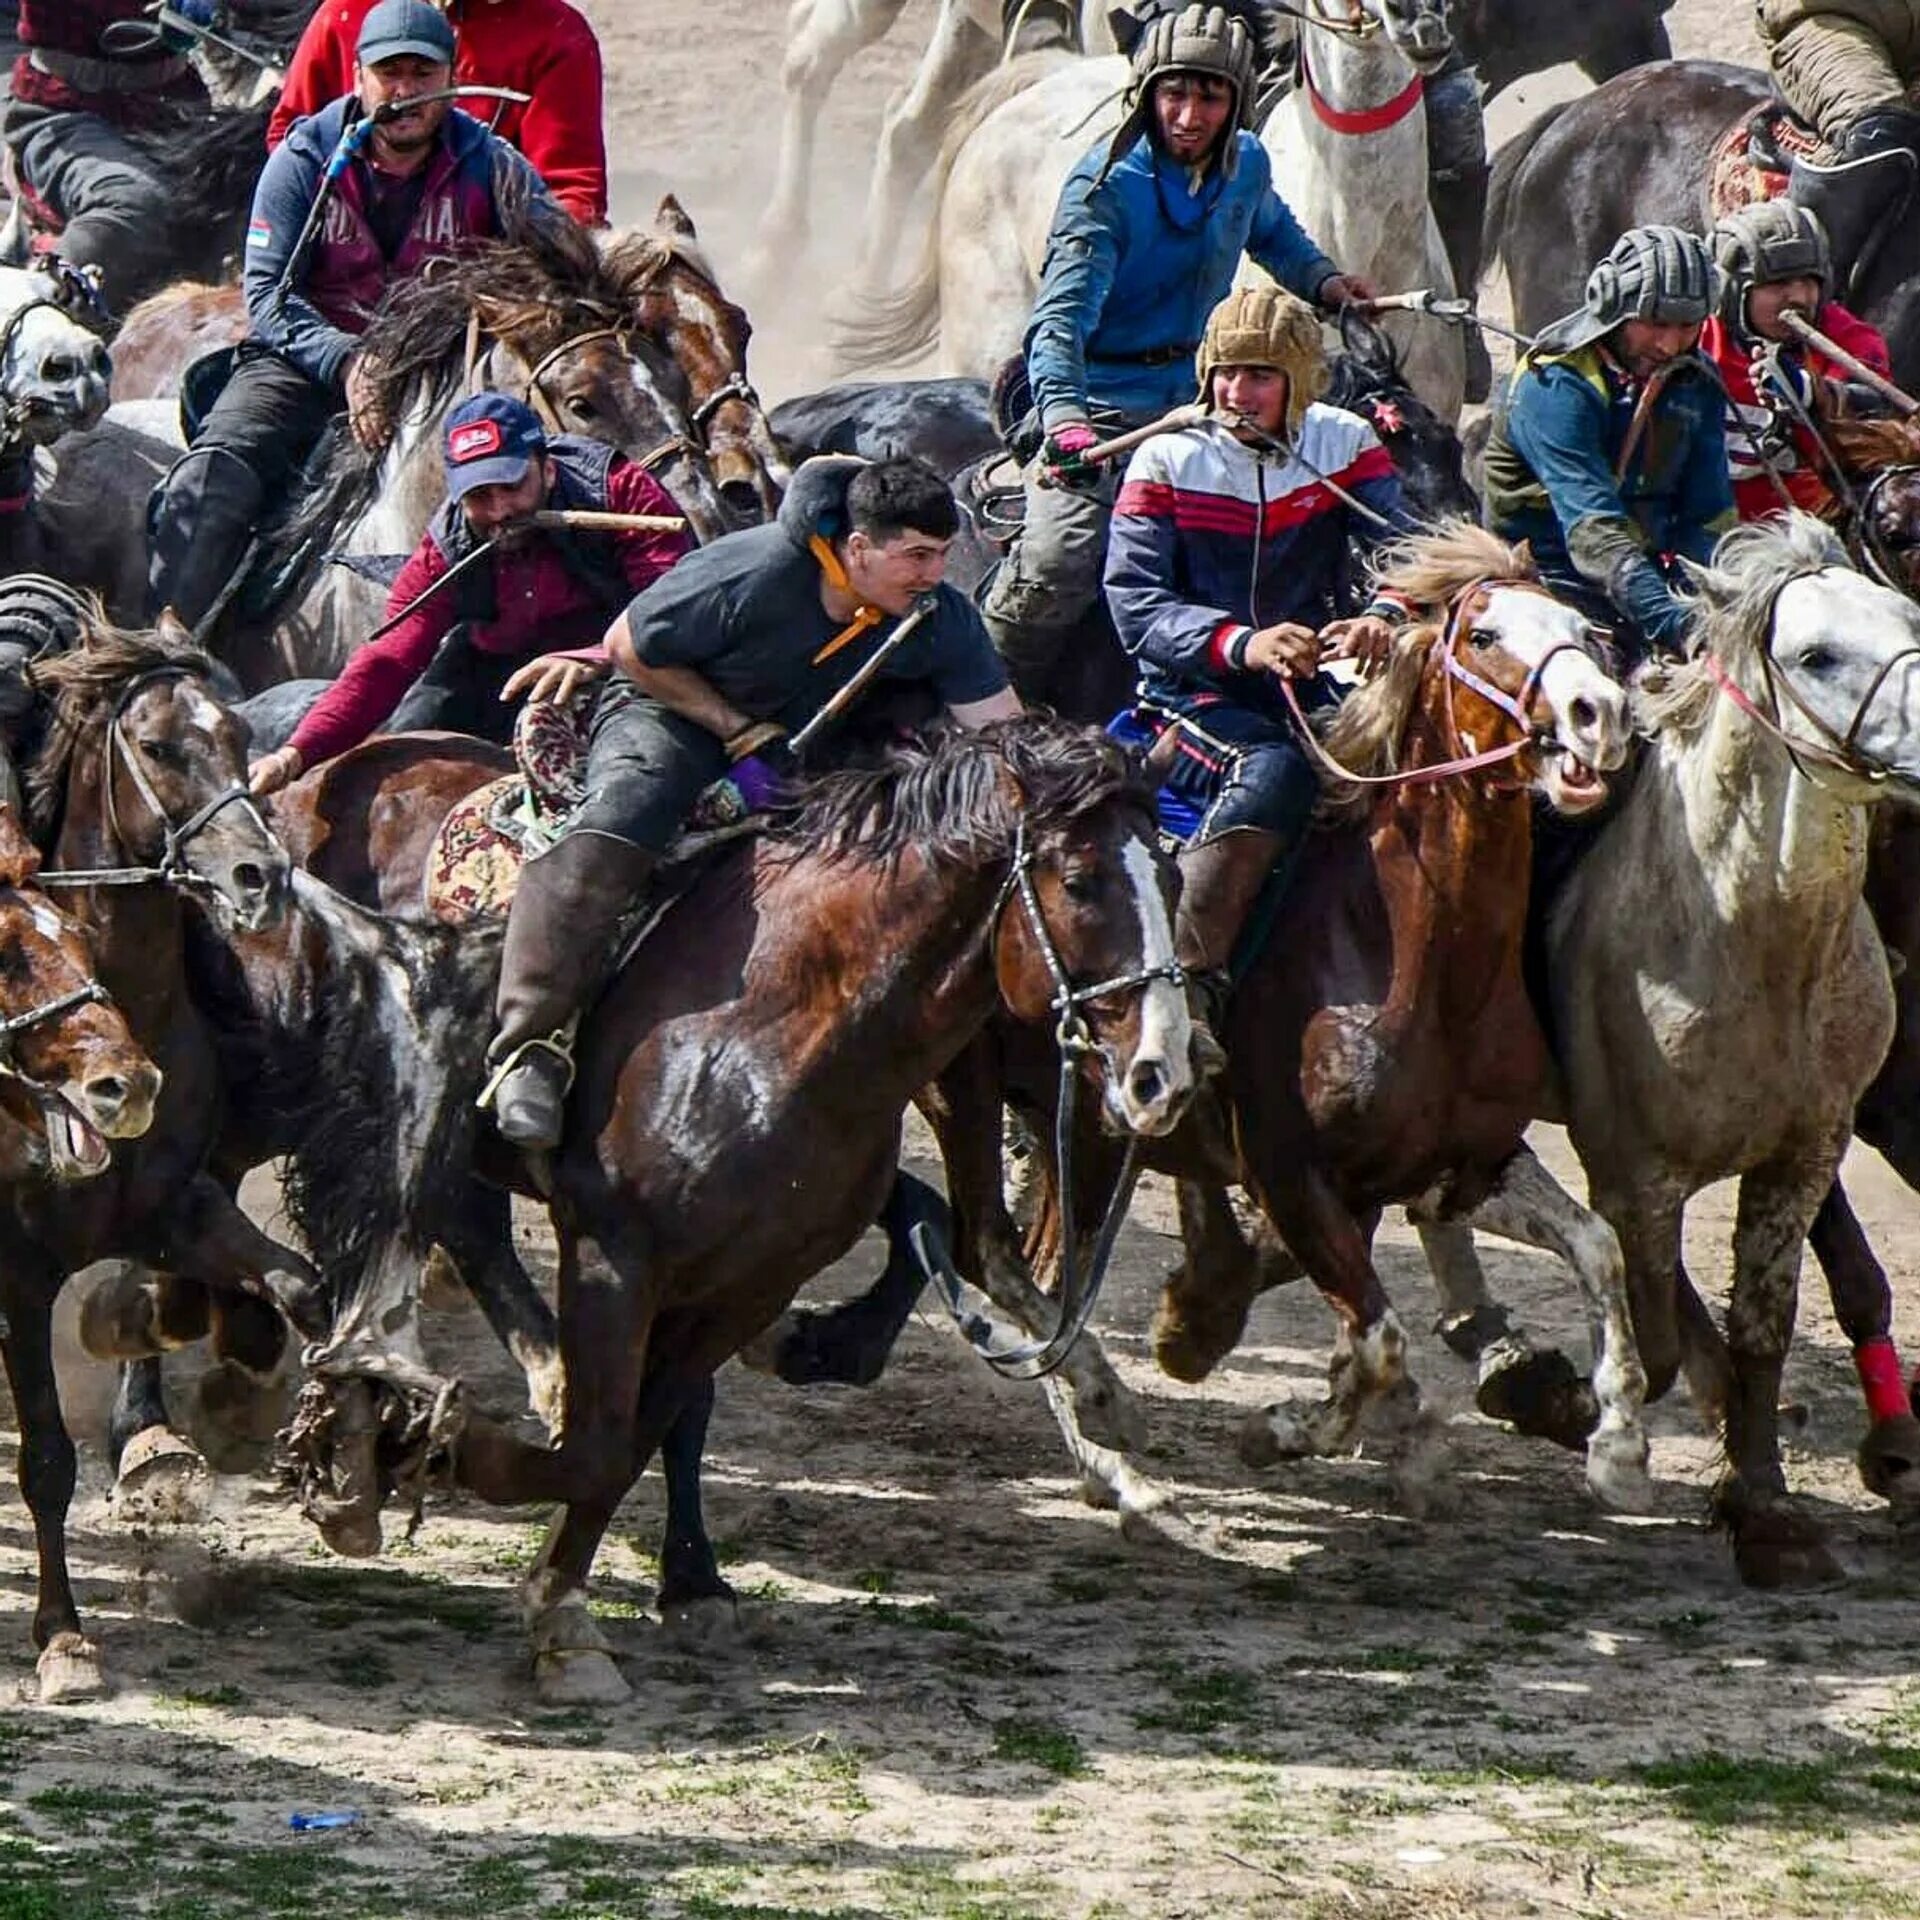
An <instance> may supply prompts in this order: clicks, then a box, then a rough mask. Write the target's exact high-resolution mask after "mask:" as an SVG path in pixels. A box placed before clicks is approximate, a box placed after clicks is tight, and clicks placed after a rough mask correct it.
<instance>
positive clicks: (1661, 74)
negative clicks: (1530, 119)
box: [1487, 60, 1920, 387]
mask: <svg viewBox="0 0 1920 1920" xmlns="http://www.w3.org/2000/svg"><path fill="white" fill-rule="evenodd" d="M1773 97H1774V94H1773V85H1772V82H1771V81H1770V80H1769V79H1768V78H1767V76H1766V75H1765V74H1763V73H1760V72H1757V71H1756V70H1754V69H1753V68H1750V67H1736V66H1729V65H1726V64H1724V63H1722V62H1719V61H1713V60H1673V61H1667V62H1664V63H1662V64H1661V65H1658V66H1652V67H1639V68H1636V69H1634V70H1633V71H1632V72H1631V73H1623V74H1621V75H1620V76H1619V77H1618V78H1616V79H1612V80H1609V81H1608V82H1607V83H1606V84H1605V85H1604V86H1600V87H1596V88H1595V89H1594V90H1593V91H1592V92H1591V93H1588V94H1584V95H1582V96H1581V97H1580V98H1579V99H1578V100H1575V101H1573V102H1572V103H1571V104H1569V105H1566V106H1562V107H1556V108H1552V109H1550V110H1549V111H1548V112H1546V113H1544V114H1542V115H1541V116H1540V118H1539V119H1538V120H1536V121H1535V122H1534V123H1533V124H1532V125H1531V126H1530V127H1528V128H1527V129H1526V130H1525V131H1524V132H1522V133H1520V134H1518V135H1517V136H1516V137H1515V138H1514V139H1512V140H1510V141H1509V142H1508V143H1507V145H1506V146H1504V147H1503V148H1502V149H1501V150H1500V153H1499V156H1498V157H1497V159H1496V161H1495V164H1494V172H1493V186H1492V195H1491V199H1490V201H1489V205H1488V211H1487V250H1488V255H1489V257H1491V256H1492V254H1493V253H1494V252H1496V251H1497V252H1498V253H1499V255H1500V258H1501V260H1502V261H1503V262H1504V263H1505V266H1506V270H1507V279H1508V283H1509V285H1510V286H1511V288H1512V291H1513V317H1514V324H1515V325H1516V326H1517V327H1519V328H1521V329H1522V330H1523V331H1524V332H1527V333H1537V332H1538V331H1539V330H1540V329H1541V328H1542V327H1544V326H1545V325H1546V324H1547V323H1548V322H1549V321H1550V320H1553V319H1556V318H1557V317H1558V316H1559V315H1561V314H1563V313H1567V312H1570V311H1571V310H1572V309H1573V308H1574V307H1577V306H1578V305H1579V304H1580V294H1581V289H1582V288H1583V287H1584V285H1585V284H1586V278H1587V273H1588V271H1589V270H1590V269H1591V267H1592V266H1593V263H1594V262H1595V261H1596V260H1598V259H1599V258H1600V256H1601V255H1602V254H1604V253H1605V252H1606V250H1607V249H1608V248H1609V247H1610V246H1611V245H1612V244H1613V242H1614V241H1615V240H1616V239H1617V238H1618V237H1619V236H1620V235H1621V234H1622V233H1624V232H1625V231H1626V230H1627V228H1629V227H1634V226H1642V225H1645V224H1647V223H1648V222H1661V223H1664V224H1667V225H1670V226H1677V227H1689V228H1691V229H1693V231H1695V232H1696V233H1701V232H1704V231H1705V230H1706V227H1707V174H1708V168H1709V166H1710V164H1711V162H1712V157H1713V154H1714V151H1715V149H1716V147H1717V146H1718V145H1719V143H1720V141H1721V140H1722V138H1723V137H1724V136H1725V135H1727V134H1728V133H1730V132H1731V131H1732V129H1733V127H1734V125H1735V123H1736V122H1737V121H1738V120H1740V119H1741V118H1742V117H1743V116H1744V115H1745V114H1747V113H1748V112H1750V111H1751V110H1752V109H1753V108H1754V107H1756V106H1759V105H1760V104H1762V103H1763V102H1764V101H1767V100H1770V99H1772V98H1773ZM1852 304H1853V305H1854V306H1855V307H1856V309H1857V311H1858V312H1859V313H1860V315H1861V317H1862V318H1863V319H1866V320H1870V321H1872V322H1873V324H1874V325H1875V326H1876V327H1878V328H1879V329H1880V331H1881V332H1882V333H1884V334H1885V335H1886V337H1887V345H1888V347H1889V349H1890V350H1891V352H1892V355H1893V367H1894V374H1895V377H1896V378H1897V379H1900V380H1902V381H1903V382H1904V383H1905V384H1906V385H1907V386H1909V387H1911V386H1912V385H1913V384H1914V383H1915V381H1916V380H1920V222H1916V221H1914V220H1912V219H1904V220H1901V221H1899V222H1896V223H1895V225H1894V226H1893V227H1892V228H1891V229H1890V230H1889V231H1888V232H1887V234H1886V235H1885V236H1884V238H1883V240H1882V242H1881V244H1880V246H1879V249H1878V252H1877V253H1876V255H1875V256H1874V258H1873V259H1872V261H1871V262H1870V263H1869V264H1868V268H1867V277H1866V281H1865V283H1864V285H1863V286H1862V288H1861V289H1860V297H1859V298H1858V300H1857V301H1855V302H1853V303H1852Z"/></svg>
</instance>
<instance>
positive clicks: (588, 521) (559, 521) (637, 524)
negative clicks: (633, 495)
mask: <svg viewBox="0 0 1920 1920" xmlns="http://www.w3.org/2000/svg"><path fill="white" fill-rule="evenodd" d="M527 518H528V519H529V520H530V521H532V523H533V524H534V525H535V526H536V527H592V528H595V529H597V530H599V531H602V532H606V533H682V532H684V531H685V530H686V525H687V522H686V518H685V516H684V515H682V514H678V513H595V512H593V511H591V510H590V509H588V508H586V507H542V508H541V509H540V511H539V512H538V513H530V514H529V515H528V516H527Z"/></svg>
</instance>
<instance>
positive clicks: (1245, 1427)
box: [1235, 1407, 1313, 1467]
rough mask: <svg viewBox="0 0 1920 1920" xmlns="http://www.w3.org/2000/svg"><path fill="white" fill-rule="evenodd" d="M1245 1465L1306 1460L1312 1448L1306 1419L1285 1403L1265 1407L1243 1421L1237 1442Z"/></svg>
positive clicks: (1237, 1447) (1272, 1464) (1276, 1464)
mask: <svg viewBox="0 0 1920 1920" xmlns="http://www.w3.org/2000/svg"><path fill="white" fill-rule="evenodd" d="M1235 1446H1236V1450H1237V1451H1238V1453H1239V1455H1240V1461H1241V1464H1242V1465H1243V1466H1248V1467H1272V1466H1278V1465H1279V1463H1280V1462H1281V1461H1282V1460H1304V1459H1306V1458H1307V1457H1308V1456H1309V1455H1310V1454H1311V1453H1312V1452H1313V1442H1312V1440H1311V1438H1310V1437H1309V1436H1308V1433H1307V1429H1306V1423H1305V1422H1304V1421H1303V1420H1301V1418H1300V1416H1299V1415H1298V1414H1296V1413H1291V1412H1289V1411H1288V1410H1287V1409H1286V1408H1285V1407H1262V1408H1261V1409H1260V1411H1259V1412H1258V1413H1251V1414H1249V1415H1248V1416H1247V1418H1246V1419H1245V1420H1244V1421H1243V1422H1242V1423H1241V1427H1240V1433H1239V1436H1238V1439H1237V1440H1236V1442H1235Z"/></svg>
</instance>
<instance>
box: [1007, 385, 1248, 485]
mask: <svg viewBox="0 0 1920 1920" xmlns="http://www.w3.org/2000/svg"><path fill="white" fill-rule="evenodd" d="M1212 418H1213V416H1212V414H1211V413H1209V412H1208V410H1207V409H1206V408H1205V407H1203V406H1201V405H1199V404H1198V402H1193V403H1190V404H1189V405H1187V406H1184V407H1175V408H1174V409H1173V410H1172V412H1170V413H1163V414H1162V415H1161V416H1160V418H1159V419H1158V420H1149V421H1148V422H1147V424H1146V425H1145V426H1144V427H1130V428H1129V429H1128V430H1127V431H1126V432H1125V433H1116V434H1115V435H1114V436H1113V438H1112V439H1111V440H1097V441H1095V442H1094V444H1093V445H1092V446H1090V447H1088V448H1087V449H1086V450H1085V452H1083V453H1076V454H1075V455H1073V458H1072V464H1073V465H1074V466H1076V467H1098V466H1104V465H1105V464H1106V462H1107V461H1109V460H1118V459H1119V458H1120V456H1121V455H1122V454H1123V453H1131V452H1132V451H1133V450H1134V448H1135V447H1137V446H1139V445H1141V444H1142V443H1143V442H1144V441H1148V440H1151V439H1152V438H1153V436H1154V435H1155V434H1156V433H1178V432H1179V431H1180V429H1181V428H1182V427H1198V426H1204V425H1205V424H1206V422H1207V421H1208V420H1210V419H1212ZM1040 484H1041V485H1042V486H1043V487H1057V486H1061V485H1063V484H1064V482H1063V481H1060V480H1053V479H1050V478H1048V476H1047V474H1046V473H1045V472H1044V471H1043V472H1042V473H1041V475H1040Z"/></svg>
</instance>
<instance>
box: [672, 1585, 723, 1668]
mask: <svg viewBox="0 0 1920 1920" xmlns="http://www.w3.org/2000/svg"><path fill="white" fill-rule="evenodd" d="M660 1627H661V1631H662V1632H663V1633H665V1634H666V1636H667V1639H668V1640H669V1641H670V1642H671V1643H672V1644H673V1645H674V1646H676V1647H678V1648H679V1649H680V1650H681V1651H682V1652H685V1653H699V1652H701V1651H703V1650H705V1649H709V1648H714V1647H726V1646H731V1645H732V1644H733V1643H734V1642H735V1641H736V1640H738V1639H739V1637H740V1602H739V1601H738V1599H736V1598H735V1596H734V1595H733V1593H732V1592H731V1591H728V1592H726V1593H702V1594H690V1595H688V1597H687V1598H686V1599H684V1600H663V1601H661V1603H660Z"/></svg>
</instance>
